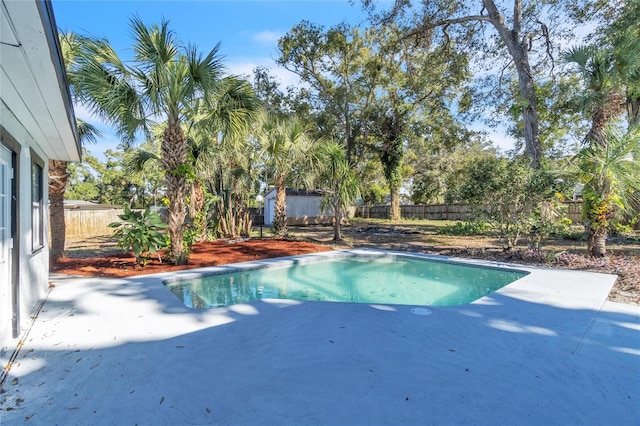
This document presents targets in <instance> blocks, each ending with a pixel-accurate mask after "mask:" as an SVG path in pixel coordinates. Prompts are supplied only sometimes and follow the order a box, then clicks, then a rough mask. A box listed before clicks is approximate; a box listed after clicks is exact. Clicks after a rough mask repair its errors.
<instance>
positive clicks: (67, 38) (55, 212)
mask: <svg viewBox="0 0 640 426" xmlns="http://www.w3.org/2000/svg"><path fill="white" fill-rule="evenodd" d="M59 39H60V48H61V51H62V59H63V61H64V64H65V68H66V73H67V78H68V82H69V85H70V89H71V94H72V96H74V98H75V92H74V84H75V76H74V73H73V70H74V67H75V66H76V65H77V60H78V57H79V55H80V51H81V46H82V43H83V41H84V39H83V37H81V36H78V35H77V34H74V33H66V34H60V35H59ZM76 130H77V132H78V138H79V139H80V144H81V145H82V146H84V145H85V144H86V143H94V142H96V140H97V138H98V137H100V136H102V134H101V133H100V131H99V130H98V129H97V128H96V127H94V126H93V125H91V124H90V123H87V122H85V121H83V120H80V119H76ZM68 165H69V163H67V162H66V161H60V160H49V223H50V228H49V229H50V232H51V247H50V249H49V258H50V259H51V260H52V261H56V260H58V259H60V258H62V257H64V250H65V244H66V225H65V219H64V198H65V197H64V194H65V191H66V188H67V184H68V182H69V170H68Z"/></svg>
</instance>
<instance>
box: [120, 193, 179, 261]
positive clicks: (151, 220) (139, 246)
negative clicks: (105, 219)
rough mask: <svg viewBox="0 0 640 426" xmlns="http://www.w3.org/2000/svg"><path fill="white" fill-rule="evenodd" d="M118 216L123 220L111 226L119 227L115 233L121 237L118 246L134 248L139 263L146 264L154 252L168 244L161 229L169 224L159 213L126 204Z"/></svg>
mask: <svg viewBox="0 0 640 426" xmlns="http://www.w3.org/2000/svg"><path fill="white" fill-rule="evenodd" d="M118 218H120V220H122V222H113V223H110V224H109V227H110V228H118V229H116V231H115V233H114V236H115V237H119V238H120V239H119V240H118V247H119V248H121V249H123V250H132V251H133V253H134V255H135V256H136V263H137V264H138V265H141V266H144V265H146V264H147V261H148V260H149V259H151V257H152V256H153V255H154V254H156V253H157V252H158V251H159V250H160V249H162V248H164V247H166V246H167V243H166V239H165V236H164V235H163V234H162V233H161V232H160V231H159V230H161V229H165V228H166V227H167V224H166V223H164V222H162V220H161V219H160V215H159V214H158V213H152V212H151V211H150V210H149V209H148V208H147V209H146V210H145V211H144V212H140V211H133V210H131V209H130V208H129V207H128V206H125V207H124V214H121V215H118Z"/></svg>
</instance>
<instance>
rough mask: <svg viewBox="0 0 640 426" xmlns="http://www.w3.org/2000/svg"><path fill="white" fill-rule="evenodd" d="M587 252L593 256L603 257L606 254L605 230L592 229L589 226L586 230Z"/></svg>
mask: <svg viewBox="0 0 640 426" xmlns="http://www.w3.org/2000/svg"><path fill="white" fill-rule="evenodd" d="M587 234H588V245H589V254H591V256H593V257H604V256H606V255H607V248H606V244H607V232H606V231H604V232H603V230H602V229H593V228H591V227H589V229H588V230H587Z"/></svg>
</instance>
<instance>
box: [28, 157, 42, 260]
mask: <svg viewBox="0 0 640 426" xmlns="http://www.w3.org/2000/svg"><path fill="white" fill-rule="evenodd" d="M44 171H45V168H44V161H42V160H41V159H40V157H38V156H37V155H35V154H34V153H33V152H32V153H31V252H32V253H35V252H38V251H40V250H42V249H43V248H44V245H45V241H44V235H45V233H44V226H45V223H44V209H45V204H44V183H45V182H44Z"/></svg>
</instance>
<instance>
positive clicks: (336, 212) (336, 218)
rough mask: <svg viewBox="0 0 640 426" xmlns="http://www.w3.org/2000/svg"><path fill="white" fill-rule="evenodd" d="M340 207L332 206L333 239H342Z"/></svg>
mask: <svg viewBox="0 0 640 426" xmlns="http://www.w3.org/2000/svg"><path fill="white" fill-rule="evenodd" d="M341 222H342V208H340V207H339V206H338V207H336V206H335V205H334V206H333V241H342V228H341V226H340V225H341Z"/></svg>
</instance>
